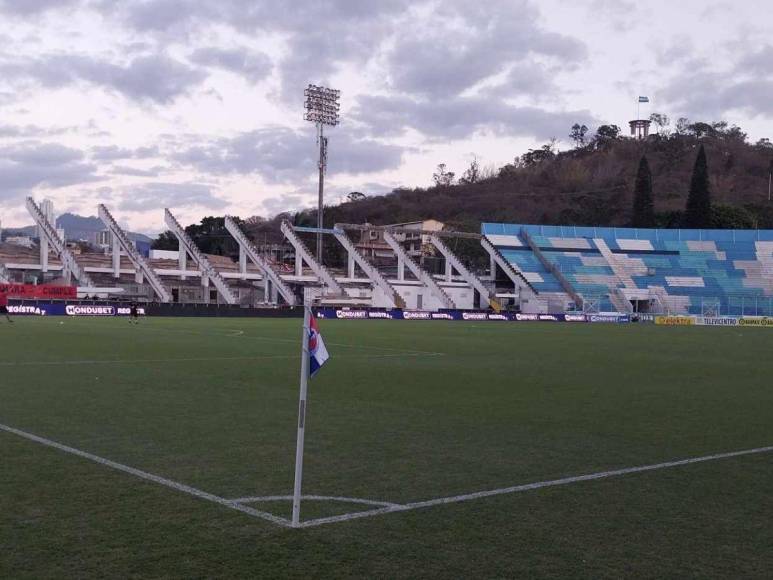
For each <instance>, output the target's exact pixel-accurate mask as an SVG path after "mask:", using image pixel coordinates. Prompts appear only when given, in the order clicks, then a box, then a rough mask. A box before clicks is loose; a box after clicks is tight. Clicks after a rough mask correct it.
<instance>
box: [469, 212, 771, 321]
mask: <svg viewBox="0 0 773 580" xmlns="http://www.w3.org/2000/svg"><path fill="white" fill-rule="evenodd" d="M524 232H528V236H530V237H531V239H532V240H533V242H534V243H536V244H537V246H538V248H539V251H540V252H541V253H542V254H543V256H545V257H546V258H547V259H548V260H550V262H551V263H552V264H553V265H555V266H556V267H557V268H558V270H559V271H560V272H561V274H562V275H563V277H564V278H566V279H567V280H568V281H569V282H570V284H571V285H572V286H573V288H574V290H575V291H576V292H577V293H578V294H580V296H582V297H583V298H584V299H590V300H593V301H595V302H597V305H598V307H599V308H600V309H615V306H617V305H619V303H620V297H621V296H623V297H625V296H628V297H632V298H633V299H635V300H639V301H642V300H649V301H650V302H651V303H652V304H653V307H659V308H662V309H663V310H666V311H670V312H675V313H692V314H701V313H704V312H706V311H709V310H711V311H713V310H715V309H717V308H718V310H719V312H718V313H721V314H760V315H773V230H663V229H634V228H594V227H574V226H539V225H522V224H491V223H485V224H483V225H482V233H483V234H484V235H486V236H487V237H488V238H489V239H490V240H491V241H492V243H493V244H494V245H495V246H497V247H498V248H499V249H500V251H501V252H502V253H503V255H505V257H506V258H507V259H508V260H509V261H510V262H511V264H513V267H514V268H516V269H518V270H519V271H520V272H521V273H522V274H523V275H524V276H525V277H526V279H527V280H530V281H531V280H535V283H534V286H535V289H536V290H537V291H538V292H543V291H554V290H555V287H556V285H557V283H558V282H557V280H555V277H552V280H551V276H550V274H549V272H547V271H546V269H545V267H544V265H543V264H542V263H540V261H539V260H537V258H536V256H535V254H534V252H532V251H530V248H529V247H528V246H527V245H526V244H524V243H523V237H524V236H523V233H524ZM539 279H542V280H539ZM623 302H624V303H625V304H624V305H625V306H627V305H628V303H627V301H625V300H623ZM616 309H619V308H616Z"/></svg>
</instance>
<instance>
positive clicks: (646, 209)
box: [631, 156, 655, 228]
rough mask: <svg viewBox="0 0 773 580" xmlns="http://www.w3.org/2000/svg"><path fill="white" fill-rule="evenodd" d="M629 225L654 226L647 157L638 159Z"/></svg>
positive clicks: (650, 173) (650, 180)
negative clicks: (631, 216) (631, 217)
mask: <svg viewBox="0 0 773 580" xmlns="http://www.w3.org/2000/svg"><path fill="white" fill-rule="evenodd" d="M631 225H632V226H633V227H635V228H652V227H655V203H654V201H653V198H652V172H651V171H650V165H649V163H648V162H647V157H646V156H642V158H641V161H639V171H638V172H637V173H636V185H635V187H634V193H633V219H632V220H631Z"/></svg>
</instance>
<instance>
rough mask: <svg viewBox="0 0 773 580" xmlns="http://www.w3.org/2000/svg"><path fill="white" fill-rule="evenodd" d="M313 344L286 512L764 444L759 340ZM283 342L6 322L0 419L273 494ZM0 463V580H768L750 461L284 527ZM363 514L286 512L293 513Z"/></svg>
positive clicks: (766, 538)
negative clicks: (300, 449)
mask: <svg viewBox="0 0 773 580" xmlns="http://www.w3.org/2000/svg"><path fill="white" fill-rule="evenodd" d="M320 326H321V330H322V334H323V336H324V339H325V342H326V344H327V346H328V350H329V351H330V353H331V355H332V358H331V360H330V361H329V363H328V365H327V366H326V367H325V368H324V369H322V371H321V372H320V373H319V375H318V376H317V377H316V378H315V379H313V380H312V381H311V383H310V387H309V409H308V417H307V432H306V463H305V473H304V493H305V494H311V495H320V496H344V497H348V498H359V499H368V500H374V501H377V502H391V503H395V504H401V505H404V504H406V503H411V502H420V501H423V500H432V499H435V498H442V497H448V496H455V495H463V494H469V493H473V492H478V491H485V490H495V489H500V488H507V487H510V486H516V485H519V484H528V483H532V482H540V481H546V480H552V479H558V478H565V477H570V476H576V475H583V474H592V473H596V472H602V471H606V470H614V469H620V468H627V467H634V466H642V465H649V464H657V463H660V462H668V461H673V460H679V459H686V458H693V457H701V456H707V455H712V454H716V453H723V452H732V451H741V450H747V449H755V448H761V447H766V446H771V445H773V380H772V379H771V377H772V376H773V357H771V352H773V331H770V330H769V329H764V328H748V329H747V328H663V327H655V326H649V325H635V324H631V325H621V326H615V325H604V324H599V325H595V324H594V325H583V324H577V325H571V324H551V323H544V324H543V323H501V324H500V323H494V322H487V323H483V322H482V323H469V322H468V323H463V322H390V321H372V322H365V321H329V320H323V321H320ZM300 333H301V331H300V321H299V320H268V319H165V318H149V319H146V320H143V321H142V323H141V324H140V325H138V326H131V325H129V324H128V321H126V320H123V319H63V318H34V319H33V318H17V319H16V324H15V326H13V327H11V326H9V325H7V324H0V424H2V425H4V426H8V427H12V428H15V429H19V430H22V431H24V432H26V433H31V434H34V435H37V436H40V437H44V438H46V439H49V440H52V441H56V442H58V443H60V444H63V445H66V446H69V447H72V448H75V449H78V450H82V451H85V452H88V453H91V454H94V455H97V456H99V457H102V458H105V459H109V460H111V461H114V462H117V463H120V464H122V465H126V466H130V467H132V468H136V469H139V470H143V471H144V472H147V473H150V474H154V475H157V476H160V477H163V478H167V479H169V480H172V481H174V482H179V483H181V484H184V485H187V486H191V487H194V488H196V489H198V490H203V491H205V492H207V493H210V494H213V495H215V496H218V497H221V498H227V499H234V498H243V497H264V496H276V495H287V494H290V493H291V492H292V483H293V465H294V448H295V434H296V433H295V427H296V413H297V397H298V373H299V370H298V369H299V341H300ZM0 470H1V471H0V577H2V578H35V579H40V578H76V577H77V578H105V577H118V578H132V577H137V578H140V577H142V578H145V577H153V578H156V577H172V578H257V577H265V578H277V577H297V578H312V577H320V578H328V577H329V578H347V577H352V578H523V577H553V578H568V577H579V578H622V577H626V578H637V577H642V578H666V577H669V578H671V577H673V578H753V577H759V578H769V577H771V575H772V574H773V549H771V546H773V524H771V521H772V520H771V516H773V494H771V481H773V453H757V454H752V455H745V456H738V457H732V458H724V459H717V460H714V461H706V462H703V463H695V464H689V465H683V466H675V467H670V468H665V469H659V470H653V471H647V472H642V473H633V474H628V475H620V476H616V477H609V478H605V479H599V480H595V481H581V482H576V483H571V484H568V485H561V486H555V487H545V488H541V489H534V490H530V491H522V492H518V493H508V494H504V495H497V496H494V497H486V498H480V499H474V500H471V501H464V502H461V503H451V504H447V505H433V506H428V507H424V508H422V509H415V510H410V511H403V512H394V513H385V514H381V515H374V516H372V517H364V518H360V519H352V520H348V521H340V522H335V523H329V524H326V525H319V526H315V527H308V528H304V529H289V528H286V527H282V526H279V525H276V524H274V523H272V522H269V521H266V520H264V519H261V518H258V517H253V516H251V515H250V514H246V513H242V512H239V511H235V510H233V509H229V508H228V507H227V506H223V505H219V504H217V503H214V502H211V501H206V500H204V499H201V498H198V497H194V496H192V495H190V494H186V493H182V492H180V491H177V490H174V489H170V488H168V487H165V486H162V485H158V484H157V483H154V482H151V481H147V480H144V479H141V478H138V477H135V476H133V475H132V474H129V473H125V472H122V471H118V470H116V469H111V468H110V467H107V466H105V465H100V464H98V463H95V462H93V461H89V460H87V459H84V458H82V457H78V456H76V455H73V454H71V453H66V452H63V451H62V450H60V449H55V448H51V447H49V446H45V445H41V444H40V443H37V442H34V441H30V440H29V439H26V438H24V437H21V436H19V435H17V434H13V433H9V432H7V431H2V430H0ZM249 506H250V507H251V508H254V509H255V510H261V511H266V512H271V513H273V514H275V515H278V516H280V517H283V518H287V517H289V515H290V502H289V501H259V502H255V503H251V504H249ZM370 509H373V508H372V507H371V506H367V505H362V504H347V503H344V502H331V501H321V500H317V501H312V500H308V501H305V502H304V503H303V509H302V519H303V520H306V521H309V520H314V519H317V518H326V517H329V516H336V515H341V514H348V513H356V512H361V511H363V510H370Z"/></svg>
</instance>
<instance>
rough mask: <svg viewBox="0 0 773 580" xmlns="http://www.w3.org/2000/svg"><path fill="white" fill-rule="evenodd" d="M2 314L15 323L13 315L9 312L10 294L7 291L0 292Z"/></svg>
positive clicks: (0, 310) (0, 312)
mask: <svg viewBox="0 0 773 580" xmlns="http://www.w3.org/2000/svg"><path fill="white" fill-rule="evenodd" d="M0 314H2V315H4V316H5V319H6V320H7V321H8V322H10V323H11V324H13V320H11V315H10V314H9V313H8V294H7V293H5V292H0Z"/></svg>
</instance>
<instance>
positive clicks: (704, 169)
mask: <svg viewBox="0 0 773 580" xmlns="http://www.w3.org/2000/svg"><path fill="white" fill-rule="evenodd" d="M712 218H713V216H712V212H711V192H710V190H709V168H708V163H707V162H706V151H705V150H704V149H703V145H701V148H700V149H699V150H698V157H697V158H696V159H695V166H694V167H693V170H692V179H691V180H690V193H689V194H688V196H687V208H686V211H685V214H684V225H685V227H688V228H709V227H711V225H712V222H713V219H712Z"/></svg>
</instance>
